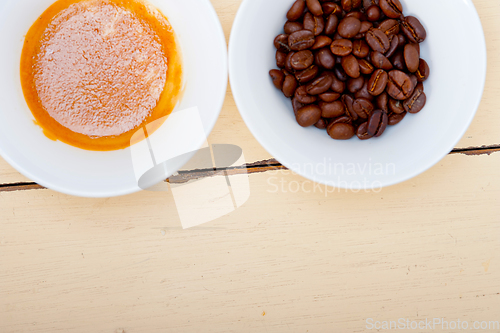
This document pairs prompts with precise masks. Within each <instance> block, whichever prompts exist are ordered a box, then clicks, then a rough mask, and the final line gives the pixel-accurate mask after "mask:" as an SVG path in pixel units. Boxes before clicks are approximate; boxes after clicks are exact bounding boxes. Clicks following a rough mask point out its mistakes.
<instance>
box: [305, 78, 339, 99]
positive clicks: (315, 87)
mask: <svg viewBox="0 0 500 333" xmlns="http://www.w3.org/2000/svg"><path fill="white" fill-rule="evenodd" d="M332 82H333V78H332V76H331V75H330V74H328V73H323V74H321V75H320V76H319V77H318V78H317V79H316V80H314V81H313V82H312V83H310V84H309V85H307V93H308V94H310V95H319V94H322V93H324V92H326V91H327V90H328V89H330V87H331V85H332Z"/></svg>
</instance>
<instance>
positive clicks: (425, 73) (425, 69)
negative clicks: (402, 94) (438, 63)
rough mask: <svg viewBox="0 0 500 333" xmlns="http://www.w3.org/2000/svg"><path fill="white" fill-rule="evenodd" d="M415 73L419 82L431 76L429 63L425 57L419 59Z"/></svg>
mask: <svg viewBox="0 0 500 333" xmlns="http://www.w3.org/2000/svg"><path fill="white" fill-rule="evenodd" d="M415 74H416V75H417V79H418V82H424V81H425V80H427V79H428V78H429V75H430V69H429V65H428V64H427V62H426V61H425V60H424V59H420V60H419V63H418V69H417V72H416V73H415Z"/></svg>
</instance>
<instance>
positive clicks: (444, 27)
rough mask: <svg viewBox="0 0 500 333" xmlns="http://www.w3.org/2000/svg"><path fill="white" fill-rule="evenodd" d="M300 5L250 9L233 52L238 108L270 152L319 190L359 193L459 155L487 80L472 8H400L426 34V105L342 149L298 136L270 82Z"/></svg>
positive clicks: (311, 132) (277, 0)
mask: <svg viewBox="0 0 500 333" xmlns="http://www.w3.org/2000/svg"><path fill="white" fill-rule="evenodd" d="M293 2H294V0H274V1H268V0H245V1H243V3H242V5H241V7H240V9H239V11H238V14H237V16H236V19H235V22H234V25H233V30H232V34H231V39H230V43H229V76H230V82H231V88H232V92H233V94H234V98H235V100H236V104H237V106H238V109H239V111H240V113H241V115H242V117H243V119H244V121H245V122H246V124H247V126H248V127H249V128H250V130H251V132H252V133H253V134H254V136H255V137H256V138H257V140H258V141H259V142H260V143H261V144H262V146H263V147H264V148H265V149H267V150H268V151H269V153H271V154H272V155H273V156H274V157H276V159H278V160H279V161H280V162H281V163H283V164H284V165H285V166H286V167H288V168H290V169H292V170H293V171H295V172H297V173H298V174H300V175H302V176H304V177H306V178H309V179H311V180H313V181H316V182H319V183H322V184H327V185H332V186H336V187H340V188H349V189H358V190H359V189H372V188H376V189H377V188H381V187H384V186H389V185H393V184H397V183H400V182H403V181H406V180H408V179H410V178H412V177H415V176H417V175H418V174H420V173H422V172H424V171H426V170H427V169H429V168H430V167H432V166H433V165H435V164H436V163H437V162H438V161H439V160H441V159H442V158H443V157H444V156H446V154H448V153H449V152H450V151H451V150H452V149H453V147H454V146H455V145H456V144H457V143H458V141H459V140H460V138H461V137H462V136H463V135H464V134H465V131H466V130H467V128H468V127H469V125H470V123H471V121H472V119H473V118H474V115H475V113H476V110H477V108H478V106H479V102H480V100H481V96H482V92H483V88H484V82H485V76H486V46H485V39H484V34H483V30H482V26H481V22H480V20H479V17H478V15H477V12H476V9H475V7H474V5H473V3H472V1H471V0H462V1H456V0H401V2H402V4H403V6H404V13H405V15H407V16H408V15H414V16H416V17H418V18H419V19H420V21H421V22H422V23H423V25H424V26H425V28H426V30H427V36H428V37H427V39H426V41H425V42H424V43H423V44H421V54H422V58H424V59H426V60H427V62H428V63H429V66H430V68H431V76H430V78H429V80H427V81H426V82H425V92H426V95H427V105H426V107H425V109H424V110H423V111H422V112H421V113H419V114H417V115H408V116H407V117H406V118H405V119H404V120H403V122H401V123H400V124H399V125H397V126H394V127H390V128H388V130H387V131H386V133H384V135H383V136H382V137H380V138H377V139H373V140H368V141H360V140H358V139H357V138H353V139H351V140H349V141H344V142H339V141H334V140H332V139H330V138H329V137H328V135H327V134H326V132H325V131H321V130H318V129H316V128H314V127H312V128H301V127H299V126H298V125H297V123H296V121H295V118H294V115H293V111H292V107H291V104H290V100H288V99H286V98H285V97H284V96H283V94H281V93H280V92H279V91H278V90H276V88H275V87H274V86H273V84H272V81H271V79H270V78H269V74H268V73H269V70H270V69H273V68H276V63H275V60H274V57H275V51H276V50H275V49H274V46H273V40H274V37H275V36H276V35H278V34H279V33H282V30H283V24H284V23H285V21H286V12H287V11H288V9H289V8H290V6H291V5H292V4H293ZM256 22H258V24H257V23H256ZM465 41H466V42H465Z"/></svg>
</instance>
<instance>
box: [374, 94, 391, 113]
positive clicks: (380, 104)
mask: <svg viewBox="0 0 500 333" xmlns="http://www.w3.org/2000/svg"><path fill="white" fill-rule="evenodd" d="M375 103H376V104H377V108H378V109H380V110H382V111H384V112H385V113H388V112H389V96H387V93H386V92H385V91H384V92H383V93H381V94H380V95H378V96H377V99H376V100H375Z"/></svg>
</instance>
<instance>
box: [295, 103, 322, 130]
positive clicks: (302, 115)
mask: <svg viewBox="0 0 500 333" xmlns="http://www.w3.org/2000/svg"><path fill="white" fill-rule="evenodd" d="M296 119H297V123H299V125H300V126H302V127H309V126H312V125H314V124H316V123H317V122H318V121H319V120H320V119H321V108H320V107H319V106H317V105H315V104H311V105H306V106H304V107H302V108H301V109H299V110H298V111H297V116H296Z"/></svg>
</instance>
